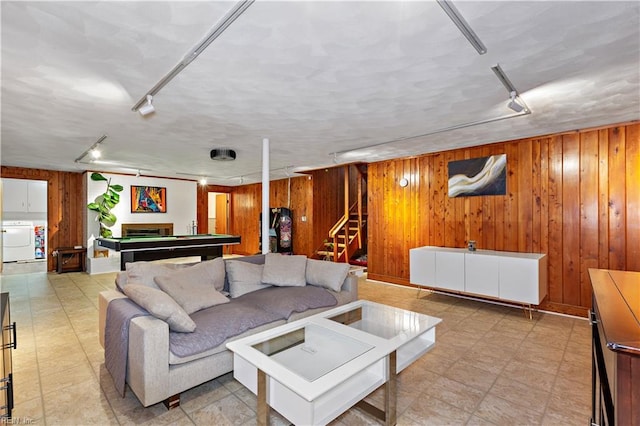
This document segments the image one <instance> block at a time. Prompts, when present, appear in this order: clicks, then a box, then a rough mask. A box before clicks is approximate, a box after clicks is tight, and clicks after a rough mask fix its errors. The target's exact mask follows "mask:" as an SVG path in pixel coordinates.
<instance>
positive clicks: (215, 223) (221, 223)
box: [207, 192, 231, 254]
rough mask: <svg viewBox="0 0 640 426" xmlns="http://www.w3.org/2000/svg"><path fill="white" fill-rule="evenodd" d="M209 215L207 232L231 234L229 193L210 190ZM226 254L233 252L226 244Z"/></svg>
mask: <svg viewBox="0 0 640 426" xmlns="http://www.w3.org/2000/svg"><path fill="white" fill-rule="evenodd" d="M208 197H209V200H208V201H209V208H208V212H209V217H208V218H207V220H208V223H207V233H209V234H229V194H227V193H224V192H209V193H208ZM223 251H224V252H225V253H226V254H229V253H231V247H230V246H224V249H223Z"/></svg>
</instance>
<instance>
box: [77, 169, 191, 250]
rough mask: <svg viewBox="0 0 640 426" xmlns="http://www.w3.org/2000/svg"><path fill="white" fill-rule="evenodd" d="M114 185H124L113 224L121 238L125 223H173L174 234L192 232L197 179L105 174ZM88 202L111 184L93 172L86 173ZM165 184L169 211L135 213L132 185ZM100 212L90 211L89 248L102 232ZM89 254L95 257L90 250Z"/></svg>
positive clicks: (115, 208)
mask: <svg viewBox="0 0 640 426" xmlns="http://www.w3.org/2000/svg"><path fill="white" fill-rule="evenodd" d="M102 175H103V176H104V177H106V178H107V179H109V178H111V184H118V185H122V186H123V187H124V189H123V191H122V192H121V193H120V203H119V204H118V205H117V206H115V207H114V208H113V210H112V212H113V214H115V215H116V217H117V218H118V221H117V222H116V223H115V225H113V226H112V227H111V230H112V231H113V236H114V237H121V236H122V232H121V228H120V226H121V225H122V224H123V223H173V233H174V235H187V234H191V229H192V228H191V225H192V222H193V221H195V220H196V209H197V207H196V204H197V201H196V198H197V182H195V181H193V182H192V181H184V180H174V179H163V178H155V177H144V176H139V177H138V176H128V175H117V174H109V173H102ZM85 179H86V180H87V203H90V202H92V201H94V200H95V198H96V197H98V196H100V195H101V194H103V193H104V191H105V189H106V188H107V184H106V182H104V181H97V182H96V181H93V180H91V173H86V175H85ZM132 185H138V186H161V187H165V188H167V212H166V213H131V186H132ZM96 217H97V213H95V212H92V211H90V210H87V231H88V232H87V236H88V238H87V248H91V247H93V240H94V239H95V238H96V237H99V235H100V226H99V224H98V222H97V220H96ZM89 256H93V253H92V250H89Z"/></svg>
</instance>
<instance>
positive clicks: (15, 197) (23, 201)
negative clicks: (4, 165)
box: [2, 179, 28, 212]
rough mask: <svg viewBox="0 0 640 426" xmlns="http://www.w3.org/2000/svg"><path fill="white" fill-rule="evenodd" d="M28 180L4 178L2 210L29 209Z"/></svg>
mask: <svg viewBox="0 0 640 426" xmlns="http://www.w3.org/2000/svg"><path fill="white" fill-rule="evenodd" d="M27 191H28V190H27V181H26V180H21V179H2V210H3V211H5V212H26V211H27Z"/></svg>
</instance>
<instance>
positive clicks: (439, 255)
mask: <svg viewBox="0 0 640 426" xmlns="http://www.w3.org/2000/svg"><path fill="white" fill-rule="evenodd" d="M409 260H410V264H409V271H410V272H409V273H410V280H411V282H412V283H413V284H418V285H423V286H427V287H433V288H438V289H443V290H448V291H455V292H458V293H467V294H471V295H477V296H482V297H490V298H494V299H500V300H505V301H509V302H517V303H523V304H529V305H539V304H540V302H542V300H543V299H544V298H545V297H546V295H547V258H546V255H544V254H539V253H515V252H504V251H494V250H477V251H469V250H467V249H457V248H447V247H432V246H425V247H417V248H414V249H411V250H410V251H409Z"/></svg>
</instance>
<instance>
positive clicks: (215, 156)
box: [211, 148, 236, 161]
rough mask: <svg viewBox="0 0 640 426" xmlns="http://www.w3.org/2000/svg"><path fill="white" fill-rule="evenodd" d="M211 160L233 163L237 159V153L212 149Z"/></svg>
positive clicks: (223, 149) (226, 149)
mask: <svg viewBox="0 0 640 426" xmlns="http://www.w3.org/2000/svg"><path fill="white" fill-rule="evenodd" d="M211 159H212V160H218V161H233V160H235V159H236V152H235V151H234V150H232V149H228V148H216V149H212V150H211Z"/></svg>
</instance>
